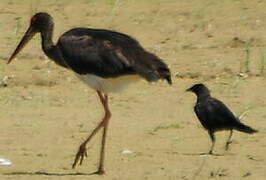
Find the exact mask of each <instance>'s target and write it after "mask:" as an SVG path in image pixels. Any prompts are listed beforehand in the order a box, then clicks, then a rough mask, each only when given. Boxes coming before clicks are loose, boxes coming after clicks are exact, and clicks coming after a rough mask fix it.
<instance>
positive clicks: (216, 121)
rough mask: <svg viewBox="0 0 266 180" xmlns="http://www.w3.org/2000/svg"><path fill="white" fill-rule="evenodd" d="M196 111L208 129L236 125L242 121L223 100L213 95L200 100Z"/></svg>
mask: <svg viewBox="0 0 266 180" xmlns="http://www.w3.org/2000/svg"><path fill="white" fill-rule="evenodd" d="M195 113H196V115H197V117H198V118H199V120H200V122H201V123H202V125H203V126H204V127H205V128H206V129H224V128H230V127H235V126H236V125H237V124H239V122H240V121H239V120H238V119H237V118H236V117H235V116H234V114H233V113H232V112H231V111H230V110H229V108H227V107H226V105H225V104H224V103H223V102H221V101H219V100H218V99H215V98H212V97H209V98H208V99H207V100H205V101H203V102H198V103H197V104H196V106H195Z"/></svg>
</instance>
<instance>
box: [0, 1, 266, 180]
mask: <svg viewBox="0 0 266 180" xmlns="http://www.w3.org/2000/svg"><path fill="white" fill-rule="evenodd" d="M39 11H47V12H49V13H50V14H51V15H52V16H53V17H54V21H55V32H54V34H55V35H54V41H55V42H56V40H57V38H58V36H59V35H60V34H62V33H63V32H64V31H66V30H68V29H70V28H72V27H77V26H86V27H92V28H105V29H112V30H116V31H121V32H124V33H127V34H129V35H131V36H133V37H135V38H136V39H138V40H139V41H140V43H141V44H142V45H143V46H144V47H145V48H146V49H148V50H149V51H151V52H154V53H156V54H157V55H158V56H160V57H161V58H162V59H164V60H165V62H166V63H167V64H169V66H170V68H171V70H172V76H173V85H172V86H168V85H167V84H166V83H165V82H158V83H154V84H149V83H147V82H145V81H141V82H138V83H136V84H134V85H132V86H131V87H129V88H128V89H127V90H126V91H124V92H123V93H121V94H111V99H110V100H111V101H110V106H111V109H112V112H113V117H112V119H111V123H110V128H109V131H108V139H107V152H106V175H104V176H97V175H94V176H70V175H69V176H45V175H6V173H14V172H18V171H21V172H35V171H45V172H64V173H68V172H77V171H78V172H88V173H89V172H93V171H95V170H96V168H97V162H98V156H99V141H100V140H99V136H96V137H95V138H94V139H93V141H92V142H90V144H89V147H88V157H87V158H86V159H85V161H84V164H83V165H82V166H78V167H77V168H76V169H75V170H73V169H71V164H72V162H73V159H74V155H75V153H76V151H77V148H78V145H79V144H80V143H81V142H82V141H83V140H84V138H85V137H86V136H87V135H88V134H89V133H90V132H91V130H92V129H93V128H94V127H95V126H96V124H97V123H98V122H99V120H100V118H101V117H102V115H103V111H102V107H101V105H100V103H99V100H98V98H97V96H96V93H95V92H94V91H93V90H91V89H89V88H88V87H87V86H86V85H85V84H83V83H82V82H81V81H79V80H78V79H77V78H76V77H75V75H74V74H73V73H72V72H70V71H68V70H65V69H63V68H61V67H58V66H57V65H55V64H54V63H53V62H52V61H50V60H48V59H47V58H46V57H45V55H44V54H43V52H42V50H41V48H40V37H39V36H36V37H35V38H34V39H33V40H32V41H31V42H30V43H29V44H28V46H27V47H26V48H25V49H24V50H23V51H22V52H21V53H20V55H19V56H18V58H17V59H16V60H14V61H13V62H12V63H11V64H10V65H6V61H7V59H8V57H9V56H10V54H11V53H12V51H13V50H14V48H15V47H16V45H17V43H18V41H19V40H20V38H21V37H22V35H23V33H24V32H25V30H26V28H27V26H28V24H29V19H30V17H31V16H32V15H33V14H34V13H36V12H39ZM0 20H1V21H0V29H1V34H0V39H1V44H0V47H1V54H0V60H1V62H0V79H1V87H0V107H1V109H0V117H1V118H0V119H1V126H0V156H1V157H5V158H8V159H10V160H11V161H12V162H13V164H12V165H11V166H0V179H1V180H2V179H7V180H13V179H14V180H15V179H16V180H17V179H19V180H28V179H38V180H43V179H52V180H60V179H64V180H76V179H78V180H83V179H92V180H94V179H95V180H98V179H101V180H102V179H106V180H107V179H108V180H109V179H110V180H162V179H165V180H170V179H171V180H173V179H185V180H192V179H198V180H202V179H203V180H204V179H228V180H229V179H230V180H235V179H256V180H262V179H265V178H266V166H265V162H266V155H265V152H266V141H265V136H266V133H265V132H266V131H265V130H266V128H265V125H266V121H265V120H266V100H265V99H266V93H265V92H266V83H265V82H266V79H265V77H266V75H265V74H264V67H265V65H266V48H265V47H266V31H265V30H266V2H265V1H263V0H253V1H250V0H234V1H233V0H224V1H213V0H197V1H195V0H194V1H193V0H105V1H103V0H101V1H98V0H76V1H67V0H45V1H44V0H43V1H38V0H1V1H0ZM247 71H249V72H247ZM265 71H266V70H265ZM196 82H203V83H205V84H206V85H207V86H208V87H209V88H210V89H211V90H212V93H213V95H214V96H215V97H217V98H219V99H221V100H223V101H224V102H225V103H226V104H227V105H228V106H229V107H230V108H231V109H232V110H233V111H234V112H235V114H236V115H240V114H242V115H243V117H242V121H243V122H245V123H246V124H248V125H250V126H252V127H254V128H256V129H258V130H259V131H260V132H259V133H257V134H255V135H248V134H243V133H238V132H236V133H235V134H234V135H233V140H234V142H233V144H232V145H231V149H230V150H229V151H228V152H225V150H224V143H225V140H226V138H227V136H228V132H220V133H217V144H216V146H215V152H216V153H219V154H221V156H199V155H197V153H202V152H206V151H208V149H209V147H210V139H209V137H208V134H207V132H206V131H204V130H203V128H202V127H201V125H200V124H199V122H198V121H197V118H196V116H195V115H194V113H193V104H194V102H195V96H194V95H192V94H190V93H186V92H185V89H186V88H187V87H189V86H191V85H192V84H193V83H196ZM124 150H130V151H131V152H132V154H122V153H121V152H122V151H124Z"/></svg>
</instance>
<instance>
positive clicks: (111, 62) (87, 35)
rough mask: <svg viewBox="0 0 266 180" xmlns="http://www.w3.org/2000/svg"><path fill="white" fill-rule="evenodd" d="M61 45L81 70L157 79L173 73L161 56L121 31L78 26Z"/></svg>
mask: <svg viewBox="0 0 266 180" xmlns="http://www.w3.org/2000/svg"><path fill="white" fill-rule="evenodd" d="M57 45H58V47H59V49H60V50H61V53H62V56H63V58H64V60H65V61H66V63H67V64H68V66H69V67H70V68H72V69H73V70H74V71H75V72H77V73H80V74H86V73H93V74H96V75H98V76H102V77H115V76H119V75H123V74H139V75H141V76H142V77H144V78H145V79H146V80H148V81H155V80H158V79H160V78H164V77H163V75H164V74H163V73H164V72H167V73H169V69H168V67H167V66H166V64H164V63H163V62H162V61H161V60H160V59H159V58H157V57H156V56H155V55H153V54H151V53H149V52H146V51H145V50H144V49H143V48H142V47H141V46H140V45H139V43H138V42H137V41H136V40H134V39H133V38H131V37H129V36H127V35H125V34H121V33H118V32H114V31H108V30H96V29H87V28H75V29H72V30H70V31H68V32H66V33H65V34H64V35H62V36H61V37H60V39H59V41H58V44H57ZM169 74H170V73H169ZM169 74H168V75H169Z"/></svg>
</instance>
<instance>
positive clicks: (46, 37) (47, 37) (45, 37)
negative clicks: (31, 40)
mask: <svg viewBox="0 0 266 180" xmlns="http://www.w3.org/2000/svg"><path fill="white" fill-rule="evenodd" d="M53 30H54V26H53V24H49V25H48V26H47V27H46V28H45V29H43V30H42V31H41V37H42V48H43V50H44V52H45V53H46V52H47V51H49V49H51V48H53V46H54V43H53V40H52V38H53Z"/></svg>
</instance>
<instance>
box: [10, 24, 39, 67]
mask: <svg viewBox="0 0 266 180" xmlns="http://www.w3.org/2000/svg"><path fill="white" fill-rule="evenodd" d="M35 34H36V31H35V30H34V28H32V27H31V26H30V27H29V28H28V30H27V31H26V33H25V34H24V36H23V37H22V39H21V41H20V42H19V44H18V46H17V48H16V49H15V51H14V52H13V54H12V55H11V56H10V58H9V60H8V62H7V64H9V63H10V62H11V61H12V59H14V58H15V57H16V55H17V54H18V53H19V52H20V51H21V50H22V49H23V47H24V46H25V45H26V44H27V43H28V42H29V41H30V40H31V38H32V37H33V36H34V35H35Z"/></svg>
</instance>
